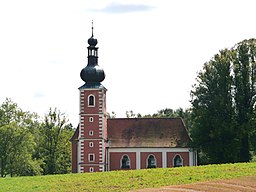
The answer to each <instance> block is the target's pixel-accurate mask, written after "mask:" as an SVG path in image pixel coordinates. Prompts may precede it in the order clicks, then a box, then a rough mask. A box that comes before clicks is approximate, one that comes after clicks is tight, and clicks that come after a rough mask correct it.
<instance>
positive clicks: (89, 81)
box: [80, 27, 105, 87]
mask: <svg viewBox="0 0 256 192" xmlns="http://www.w3.org/2000/svg"><path fill="white" fill-rule="evenodd" d="M97 43H98V41H97V39H96V38H94V36H93V27H92V36H91V37H90V38H89V39H88V44H89V46H88V47H87V49H88V57H87V58H88V64H87V66H86V67H85V68H83V69H82V70H81V73H80V77H81V79H82V80H83V81H84V82H85V85H84V86H86V87H99V86H100V85H101V84H100V83H101V82H102V81H103V80H104V79H105V73H104V70H103V69H102V68H101V67H100V66H99V65H98V47H95V46H96V45H97Z"/></svg>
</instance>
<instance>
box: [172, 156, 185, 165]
mask: <svg viewBox="0 0 256 192" xmlns="http://www.w3.org/2000/svg"><path fill="white" fill-rule="evenodd" d="M182 166H183V159H182V158H181V156H180V155H175V157H174V158H173V167H182Z"/></svg>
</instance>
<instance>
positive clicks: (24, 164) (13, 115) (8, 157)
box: [0, 99, 41, 177]
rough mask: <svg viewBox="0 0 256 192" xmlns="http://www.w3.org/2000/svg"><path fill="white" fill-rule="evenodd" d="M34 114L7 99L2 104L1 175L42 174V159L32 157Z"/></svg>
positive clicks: (0, 125) (0, 120) (0, 119)
mask: <svg viewBox="0 0 256 192" xmlns="http://www.w3.org/2000/svg"><path fill="white" fill-rule="evenodd" d="M32 118H33V115H31V114H29V113H28V112H23V111H22V110H21V109H20V108H19V107H18V106H17V104H16V103H13V102H12V101H11V100H10V99H6V100H5V102H3V104H2V105H1V106H0V135H1V137H0V162H1V163H0V169H1V177H4V176H6V175H7V174H10V176H13V175H35V174H40V171H41V168H40V161H37V160H35V159H33V158H32V153H33V150H34V145H35V142H34V139H33V135H32V133H31V132H30V129H29V127H30V126H31V124H30V122H33V119H32Z"/></svg>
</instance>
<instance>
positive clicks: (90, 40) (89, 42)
mask: <svg viewBox="0 0 256 192" xmlns="http://www.w3.org/2000/svg"><path fill="white" fill-rule="evenodd" d="M97 43H98V41H97V39H94V37H93V35H92V36H91V38H89V39H88V44H89V45H90V46H91V47H95V46H96V45H97Z"/></svg>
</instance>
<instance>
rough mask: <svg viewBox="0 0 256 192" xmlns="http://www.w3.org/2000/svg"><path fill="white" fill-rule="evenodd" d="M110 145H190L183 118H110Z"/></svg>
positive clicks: (108, 124)
mask: <svg viewBox="0 0 256 192" xmlns="http://www.w3.org/2000/svg"><path fill="white" fill-rule="evenodd" d="M107 126H108V138H109V141H110V147H188V143H189V142H190V138H189V136H188V132H187V129H186V128H185V126H184V123H183V121H182V119H181V118H116V119H108V123H107Z"/></svg>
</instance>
